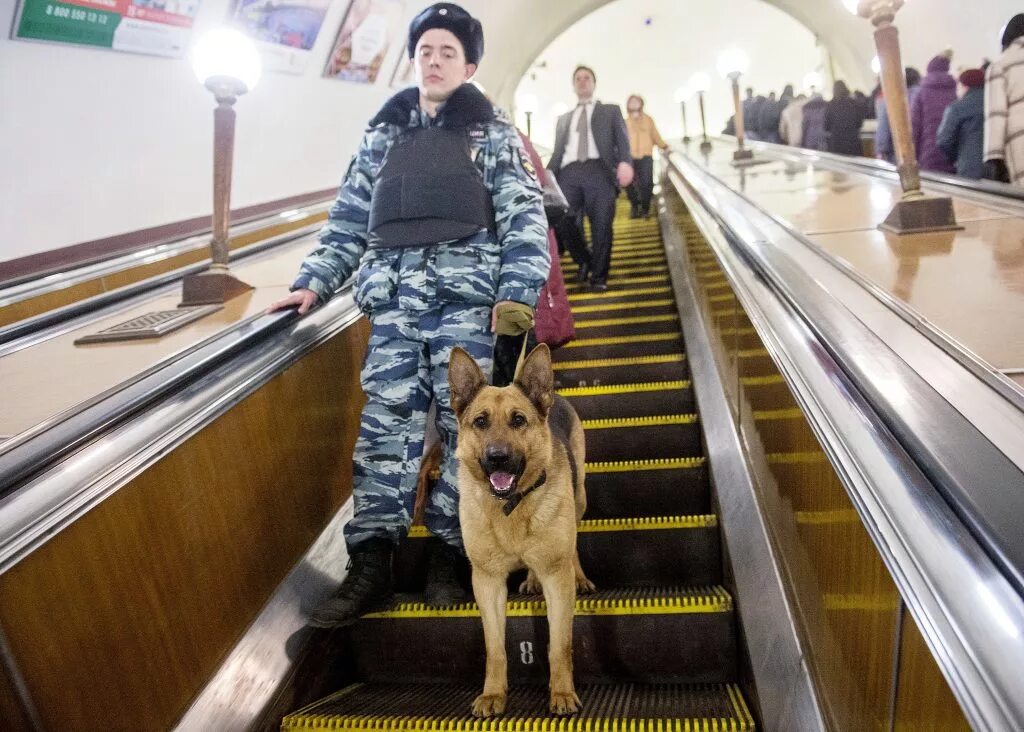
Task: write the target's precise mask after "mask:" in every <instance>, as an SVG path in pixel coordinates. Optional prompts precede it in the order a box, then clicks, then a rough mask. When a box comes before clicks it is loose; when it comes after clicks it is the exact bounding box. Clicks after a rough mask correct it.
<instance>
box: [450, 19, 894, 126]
mask: <svg viewBox="0 0 1024 732" xmlns="http://www.w3.org/2000/svg"><path fill="white" fill-rule="evenodd" d="M683 1H685V2H713V0H683ZM609 2H612V0H558V2H553V1H552V0H501V1H499V2H494V0H467V2H465V5H466V8H467V9H468V10H469V11H470V12H471V13H473V14H474V15H476V16H477V17H479V18H480V20H481V21H482V22H483V25H484V30H485V32H486V34H487V54H486V56H485V61H484V63H483V65H482V66H481V69H480V73H479V75H478V79H479V81H480V83H481V84H483V85H484V86H485V87H486V88H487V89H488V91H489V92H490V93H491V94H492V96H493V97H494V99H495V101H496V102H498V103H499V104H502V105H505V106H508V105H510V104H511V102H512V95H513V93H514V91H515V88H516V85H517V84H518V82H519V80H520V79H521V78H522V76H523V75H524V74H525V73H526V71H527V69H529V67H530V64H531V63H532V62H533V61H534V60H535V59H536V58H537V57H538V56H539V55H540V54H541V53H542V52H543V51H544V49H545V48H547V46H548V45H549V44H550V43H551V42H552V41H553V40H555V38H557V37H558V36H559V35H561V34H562V32H563V31H565V30H566V29H567V28H569V27H570V26H572V25H573V24H574V23H575V22H576V21H578V20H579V19H580V18H583V17H584V16H586V15H587V14H589V13H591V12H593V11H595V10H597V9H598V8H600V7H601V6H603V5H605V4H607V3H609ZM765 2H767V3H768V4H769V5H773V6H775V7H777V8H779V9H780V10H782V11H783V12H785V13H788V14H789V15H791V16H792V17H793V18H794V19H796V20H797V21H798V22H800V23H802V24H803V25H805V26H806V27H807V28H809V29H810V30H811V32H812V33H814V34H815V35H816V36H818V38H819V39H820V41H821V43H822V44H823V45H824V46H825V47H826V48H827V49H828V50H829V52H830V53H831V54H832V59H833V62H834V63H835V65H836V68H837V71H840V72H841V73H842V74H843V75H844V76H845V78H848V79H851V80H853V81H855V82H856V83H857V85H859V86H863V87H867V88H870V86H871V72H870V63H871V57H872V56H874V53H875V52H874V43H873V40H872V35H871V33H872V28H871V24H870V23H868V22H867V21H866V20H863V19H861V18H858V17H856V16H853V15H851V14H850V13H849V12H848V11H847V10H846V9H845V8H844V7H843V5H842V2H841V0H813V1H811V2H808V0H765ZM726 20H727V19H724V18H723V22H726ZM681 32H683V33H685V32H686V31H681ZM780 40H781V39H780Z"/></svg>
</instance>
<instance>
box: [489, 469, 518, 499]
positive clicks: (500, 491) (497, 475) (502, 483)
mask: <svg viewBox="0 0 1024 732" xmlns="http://www.w3.org/2000/svg"><path fill="white" fill-rule="evenodd" d="M487 478H488V480H490V481H491V493H493V494H494V495H496V496H497V497H498V498H508V497H509V496H511V495H512V494H513V493H514V492H515V490H516V484H517V483H518V482H519V476H517V475H516V474H515V473H506V472H504V471H501V470H496V471H494V472H493V473H491V474H490V475H488V476H487Z"/></svg>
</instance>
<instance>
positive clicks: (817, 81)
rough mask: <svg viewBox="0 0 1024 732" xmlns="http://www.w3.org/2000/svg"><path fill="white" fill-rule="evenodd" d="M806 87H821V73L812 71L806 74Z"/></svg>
mask: <svg viewBox="0 0 1024 732" xmlns="http://www.w3.org/2000/svg"><path fill="white" fill-rule="evenodd" d="M804 89H808V90H810V89H821V74H819V73H818V72H817V71H811V72H810V73H808V74H807V75H806V76H804Z"/></svg>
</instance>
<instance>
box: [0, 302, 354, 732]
mask: <svg viewBox="0 0 1024 732" xmlns="http://www.w3.org/2000/svg"><path fill="white" fill-rule="evenodd" d="M367 333H368V327H367V323H366V321H365V320H360V321H359V323H358V324H357V325H354V326H352V327H350V328H348V329H347V330H346V331H345V332H343V333H341V334H339V335H338V336H337V337H335V338H334V339H332V340H331V341H330V342H328V343H326V344H324V345H323V346H321V347H320V348H319V349H317V350H316V351H315V352H313V353H311V354H309V355H308V356H306V357H305V358H304V359H303V360H302V361H301V362H300V363H298V364H296V365H295V366H293V367H292V368H291V369H289V370H288V371H287V372H285V373H283V374H281V375H279V376H278V377H276V378H275V379H274V380H273V381H271V382H270V383H268V384H267V385H265V386H264V387H262V388H261V389H260V390H259V391H258V392H256V393H255V394H253V395H251V396H249V397H248V398H247V399H245V400H244V401H243V402H242V403H240V404H239V405H237V406H236V407H235V408H233V409H232V410H231V411H230V412H228V413H227V414H225V415H223V416H221V417H220V418H219V419H218V420H216V421H215V422H214V423H212V424H211V425H209V426H208V427H206V428H205V429H203V430H202V431H201V432H200V433H198V434H197V435H195V436H194V437H192V438H191V439H190V440H189V441H187V442H186V443H185V444H183V445H181V446H180V447H179V448H178V449H176V450H174V451H173V452H172V453H170V454H169V455H167V456H166V457H164V458H163V459H162V460H160V462H158V463H156V464H155V465H153V466H152V467H151V468H150V469H148V470H147V471H146V472H145V473H143V474H142V475H140V476H138V477H137V478H135V479H134V480H132V481H131V482H130V483H129V484H127V485H126V486H124V487H122V488H121V489H120V490H119V491H117V492H116V493H115V494H113V495H112V496H110V497H109V498H108V499H107V500H106V501H104V502H103V503H102V504H101V505H99V506H98V507H96V508H95V509H94V510H92V511H91V512H89V513H88V514H86V515H85V516H83V517H82V518H81V519H79V520H78V521H77V522H76V523H74V524H72V525H71V526H69V527H68V528H67V529H65V530H64V531H63V532H61V533H60V534H59V535H57V536H55V537H54V538H53V539H51V540H50V541H49V542H48V543H47V544H45V545H44V546H42V547H41V548H40V549H38V550H37V551H36V552H34V553H33V554H32V555H30V556H29V557H27V558H26V559H25V560H23V561H22V562H21V563H20V564H18V565H16V566H15V567H13V568H12V569H11V570H10V571H8V572H7V573H6V574H4V575H3V576H2V577H0V624H2V625H3V627H4V628H5V629H7V630H8V640H9V642H10V646H11V648H12V650H13V653H14V655H15V657H16V658H17V660H18V663H19V665H20V667H21V670H22V673H23V674H24V677H25V680H26V683H27V685H28V687H29V690H30V692H31V694H32V696H33V698H34V699H35V702H36V705H37V706H38V707H39V711H40V714H41V715H42V717H43V720H44V723H45V724H46V726H47V728H51V729H132V730H145V729H165V728H167V727H168V726H169V725H171V724H172V723H173V722H174V721H175V720H176V719H177V717H178V716H179V715H180V714H181V713H182V712H183V711H184V709H185V708H186V707H187V704H188V703H189V701H190V700H191V698H192V697H193V696H194V695H195V694H196V693H197V691H198V690H199V689H200V688H201V687H202V686H203V684H204V682H205V681H206V680H207V679H208V678H209V677H210V675H211V674H212V673H213V672H214V671H215V670H216V668H217V667H218V665H219V663H220V661H221V660H222V658H223V657H224V655H225V654H226V653H227V652H228V651H229V649H230V648H231V647H232V646H233V644H234V642H235V641H236V640H237V638H238V637H239V636H240V635H241V634H242V633H243V632H244V630H245V628H246V627H247V625H248V624H249V623H250V622H251V621H252V620H253V618H254V617H255V616H256V614H257V613H258V612H259V610H260V609H261V607H262V605H263V604H264V602H265V601H266V600H267V598H268V597H269V596H270V594H271V593H272V592H273V590H274V589H275V587H276V586H277V585H278V584H279V583H280V581H281V580H282V579H283V578H284V576H285V575H286V574H287V572H288V571H289V570H290V569H291V568H292V567H293V565H294V564H295V562H296V561H297V560H298V559H299V557H301V555H302V554H303V553H304V552H305V551H306V550H307V548H308V547H309V545H310V544H311V543H312V542H313V540H314V539H315V537H316V536H317V535H318V534H319V532H320V531H321V530H322V528H323V527H324V526H325V524H326V522H327V521H328V520H329V519H330V517H331V516H332V515H333V514H334V513H335V512H336V511H337V509H338V508H339V507H340V506H341V505H342V503H343V502H344V501H345V499H346V498H347V497H348V495H349V494H350V492H351V454H352V446H353V444H354V442H355V437H356V433H357V430H358V425H359V413H360V410H361V408H362V392H361V391H360V389H359V369H360V365H361V362H362V356H363V353H364V350H365V342H366V337H367Z"/></svg>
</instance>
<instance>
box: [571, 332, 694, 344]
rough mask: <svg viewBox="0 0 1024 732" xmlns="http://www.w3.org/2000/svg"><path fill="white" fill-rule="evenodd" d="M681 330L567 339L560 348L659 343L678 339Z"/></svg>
mask: <svg viewBox="0 0 1024 732" xmlns="http://www.w3.org/2000/svg"><path fill="white" fill-rule="evenodd" d="M682 338H683V334H682V332H681V331H678V330H677V331H673V332H671V333H641V334H640V335H629V336H608V337H607V338H579V339H577V340H575V341H569V342H568V343H566V344H565V345H564V346H562V348H586V347H588V346H619V345H624V344H627V343H660V342H662V341H680V340H682Z"/></svg>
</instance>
